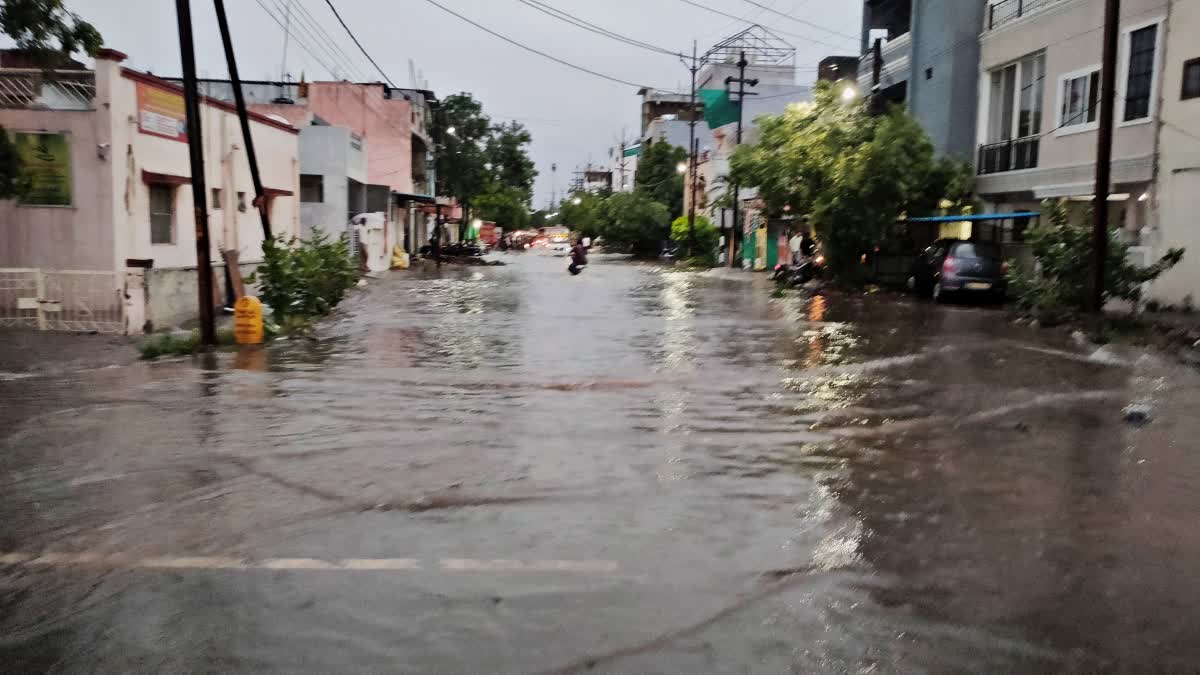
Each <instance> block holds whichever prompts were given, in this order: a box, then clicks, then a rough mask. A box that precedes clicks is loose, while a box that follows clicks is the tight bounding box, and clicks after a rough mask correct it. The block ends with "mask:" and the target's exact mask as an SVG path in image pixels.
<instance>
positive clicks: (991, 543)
mask: <svg viewBox="0 0 1200 675" xmlns="http://www.w3.org/2000/svg"><path fill="white" fill-rule="evenodd" d="M504 260H506V261H507V262H508V263H509V265H508V266H506V267H489V268H470V269H451V268H446V269H444V270H443V272H442V273H441V276H440V277H421V276H420V275H417V274H397V275H395V276H391V277H388V278H386V279H384V280H381V281H376V282H374V283H372V284H371V285H370V287H369V288H367V289H365V290H363V291H361V292H357V293H356V294H355V295H354V296H353V297H352V298H351V299H350V300H348V301H347V303H346V304H345V305H344V306H343V308H342V309H341V310H339V312H338V314H337V315H336V316H334V317H332V318H331V319H330V320H329V321H327V322H326V323H325V324H324V325H323V326H322V328H321V330H320V339H318V340H316V341H308V340H298V341H290V342H280V343H276V344H273V345H271V346H270V347H268V348H266V349H264V350H257V351H247V352H243V353H224V354H218V355H215V356H210V357H204V358H196V359H184V360H178V361H170V362H164V363H155V364H142V363H137V364H128V363H127V364H125V365H121V366H120V367H114V368H100V369H97V368H81V369H78V370H74V371H67V372H57V371H56V372H51V373H35V374H33V375H32V376H29V377H21V378H6V379H3V380H0V522H3V523H4V525H3V528H2V529H0V662H2V663H4V664H5V668H4V669H5V670H6V671H7V672H412V673H484V672H486V673H537V672H579V671H585V670H587V671H594V672H613V673H679V672H694V673H818V672H819V673H847V672H853V673H860V672H864V673H865V672H897V673H920V672H931V673H941V672H989V673H1000V672H1079V673H1084V672H1087V673H1090V672H1131V673H1142V672H1152V671H1153V672H1191V671H1194V669H1195V664H1196V663H1198V662H1200V640H1197V639H1195V638H1196V635H1197V634H1200V583H1197V579H1196V572H1195V570H1196V569H1198V565H1200V528H1196V526H1195V522H1196V519H1197V515H1198V512H1200V509H1198V507H1197V499H1196V497H1197V495H1198V494H1200V492H1198V490H1197V485H1200V457H1197V452H1196V451H1197V443H1196V439H1197V438H1198V437H1200V433H1198V432H1200V420H1198V419H1197V417H1196V415H1195V410H1196V409H1197V408H1196V405H1197V403H1200V378H1197V376H1196V374H1195V373H1193V372H1191V371H1188V370H1185V369H1182V368H1180V367H1178V366H1174V365H1170V364H1168V363H1167V362H1166V361H1165V360H1162V359H1159V358H1157V357H1154V356H1151V355H1144V354H1138V353H1131V352H1123V351H1121V350H1102V351H1101V352H1099V353H1092V351H1093V350H1091V349H1084V348H1080V347H1077V346H1075V345H1073V344H1072V343H1071V342H1070V340H1069V339H1068V338H1066V337H1064V336H1061V335H1059V334H1056V333H1052V332H1049V331H1033V330H1030V329H1027V328H1020V327H1015V326H1012V325H1010V324H1008V323H1007V322H1005V321H1004V319H1003V315H1002V314H1000V313H999V312H996V311H994V310H984V309H974V308H969V307H947V308H935V307H932V306H929V305H927V304H922V303H918V302H914V301H910V300H907V299H901V298H897V297H895V296H871V295H864V296H845V295H831V296H829V297H823V296H817V297H812V298H809V297H806V296H805V295H803V294H800V293H792V294H789V295H788V296H787V297H783V298H773V297H772V294H771V290H772V289H771V286H770V284H769V281H768V280H766V279H765V278H763V277H762V276H761V275H747V274H740V273H737V274H733V273H727V272H720V271H718V272H710V273H705V274H694V273H676V272H669V271H664V270H662V269H660V268H657V267H652V266H641V265H635V264H630V263H627V262H623V261H620V260H616V259H606V258H605V257H603V256H597V257H596V258H595V259H594V260H593V264H592V265H591V267H589V269H588V270H587V271H586V272H585V273H584V274H583V275H581V276H579V277H568V276H567V274H566V273H565V271H564V270H563V267H564V266H565V262H564V261H563V259H561V258H551V257H545V256H537V255H530V254H525V255H523V256H517V255H511V256H507V257H505V258H504ZM4 348H5V346H4V343H3V338H2V337H0V350H2V349H4ZM1142 402H1145V403H1150V404H1151V405H1152V406H1153V411H1154V420H1153V421H1152V422H1151V423H1150V424H1149V425H1147V426H1145V427H1142V428H1135V427H1132V426H1129V425H1128V424H1126V423H1125V422H1124V421H1123V419H1122V413H1121V411H1122V409H1123V408H1124V407H1125V406H1127V405H1129V404H1131V403H1142Z"/></svg>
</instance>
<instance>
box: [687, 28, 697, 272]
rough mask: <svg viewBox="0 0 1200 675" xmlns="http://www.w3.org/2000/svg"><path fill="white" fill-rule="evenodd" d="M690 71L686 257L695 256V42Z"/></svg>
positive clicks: (693, 43) (694, 42) (693, 42)
mask: <svg viewBox="0 0 1200 675" xmlns="http://www.w3.org/2000/svg"><path fill="white" fill-rule="evenodd" d="M688 70H690V71H692V90H691V102H690V103H689V104H688V155H689V157H688V180H689V182H690V183H691V186H690V187H691V189H690V192H691V199H689V200H688V257H689V258H691V257H692V256H694V255H696V165H697V158H696V154H697V153H696V73H697V72H698V71H699V70H700V60H699V58H698V56H697V53H696V41H695V40H692V64H691V66H689V67H688Z"/></svg>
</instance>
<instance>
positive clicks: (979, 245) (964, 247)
mask: <svg viewBox="0 0 1200 675" xmlns="http://www.w3.org/2000/svg"><path fill="white" fill-rule="evenodd" d="M954 257H955V258H983V259H985V260H999V259H1000V247H999V246H998V245H996V244H994V243H992V242H990V241H964V242H961V243H958V244H955V245H954Z"/></svg>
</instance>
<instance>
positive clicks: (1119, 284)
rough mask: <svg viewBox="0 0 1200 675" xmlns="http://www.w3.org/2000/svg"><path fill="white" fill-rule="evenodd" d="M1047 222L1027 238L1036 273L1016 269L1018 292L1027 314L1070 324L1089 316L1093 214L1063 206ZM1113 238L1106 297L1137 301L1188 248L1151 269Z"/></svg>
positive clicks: (1048, 211)
mask: <svg viewBox="0 0 1200 675" xmlns="http://www.w3.org/2000/svg"><path fill="white" fill-rule="evenodd" d="M1043 212H1044V214H1045V216H1044V220H1043V221H1042V222H1041V224H1039V225H1038V226H1037V227H1034V228H1033V229H1031V230H1029V232H1027V233H1026V239H1027V240H1028V242H1029V245H1030V249H1031V251H1032V252H1033V258H1034V260H1036V261H1037V266H1036V269H1034V270H1025V269H1020V268H1019V267H1018V269H1016V270H1014V274H1013V290H1014V291H1015V292H1016V294H1017V297H1018V299H1019V302H1020V304H1021V306H1022V308H1023V309H1025V310H1026V311H1028V312H1030V313H1031V314H1033V315H1035V316H1036V317H1037V318H1038V319H1040V320H1041V321H1042V322H1044V323H1058V322H1061V321H1065V320H1067V319H1070V318H1071V317H1073V316H1075V315H1076V314H1078V313H1080V312H1082V311H1084V310H1085V309H1086V307H1087V304H1088V287H1089V285H1090V282H1089V280H1090V278H1091V256H1089V255H1088V254H1087V252H1088V251H1091V250H1092V226H1091V222H1092V218H1091V209H1090V208H1089V209H1085V210H1083V213H1082V214H1075V215H1076V216H1077V217H1075V218H1073V217H1072V213H1071V212H1070V211H1069V210H1068V209H1067V206H1066V204H1064V203H1062V202H1046V203H1045V204H1044V205H1043ZM1110 235H1111V236H1109V239H1108V257H1107V260H1106V262H1105V264H1104V298H1105V300H1108V299H1110V298H1118V299H1121V300H1130V301H1137V300H1140V299H1141V296H1142V284H1144V283H1147V282H1150V281H1153V280H1155V279H1157V278H1158V277H1159V276H1160V275H1161V274H1162V273H1163V272H1166V271H1167V270H1169V269H1171V268H1172V267H1174V266H1175V265H1177V264H1179V262H1180V261H1181V260H1182V259H1183V253H1184V251H1183V249H1181V248H1173V249H1170V250H1169V251H1167V253H1166V255H1164V256H1163V257H1162V258H1160V259H1159V260H1158V261H1157V262H1156V263H1154V264H1153V265H1151V266H1149V267H1138V266H1136V265H1132V264H1130V263H1129V257H1128V256H1129V244H1127V243H1125V242H1124V241H1122V239H1121V238H1120V237H1119V236H1118V235H1117V232H1116V231H1115V230H1114V231H1112V232H1111V233H1110Z"/></svg>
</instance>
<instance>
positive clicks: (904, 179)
mask: <svg viewBox="0 0 1200 675" xmlns="http://www.w3.org/2000/svg"><path fill="white" fill-rule="evenodd" d="M758 125H759V142H758V143H757V144H755V145H745V146H741V147H739V148H738V149H737V151H736V152H735V153H734V155H733V157H732V158H731V179H732V180H733V181H735V182H737V183H738V184H740V185H742V186H744V187H756V188H758V191H759V196H760V197H761V198H762V199H763V200H764V202H765V203H766V206H767V210H768V213H769V214H770V215H771V216H777V215H780V214H782V213H783V210H784V207H785V206H791V207H792V213H794V214H795V215H798V216H804V217H807V218H808V219H809V221H810V222H811V223H812V224H813V226H814V228H815V230H816V233H817V236H818V237H819V238H820V239H821V241H822V244H823V246H824V250H825V253H826V255H827V256H828V257H829V262H830V266H831V269H832V271H833V272H834V274H836V275H837V276H838V277H839V278H842V279H849V280H854V279H857V278H858V277H859V275H860V272H861V268H860V266H859V264H858V260H859V257H860V256H861V255H862V254H863V253H864V252H866V251H868V250H870V249H871V248H873V247H874V245H875V244H876V243H877V242H879V241H880V240H881V239H882V238H883V237H884V235H885V233H886V232H887V231H888V230H889V228H890V227H891V225H892V224H894V223H895V222H896V220H897V219H898V218H899V217H901V216H902V215H904V214H905V213H912V214H914V215H915V214H920V215H925V214H927V213H929V212H930V211H932V210H933V209H934V208H935V207H936V205H937V203H938V202H939V201H940V200H941V199H942V198H949V199H951V201H961V200H963V199H965V197H964V196H963V195H962V194H952V193H959V192H961V191H962V189H963V180H962V177H963V174H962V168H961V165H958V164H954V163H952V162H949V161H939V160H935V158H934V152H933V145H932V143H930V141H929V138H928V136H926V134H925V132H924V131H923V130H922V129H921V127H920V125H918V124H917V122H916V121H915V120H914V119H913V118H912V116H911V115H910V114H909V113H908V112H907V111H905V110H904V109H902V108H899V107H896V108H894V109H892V110H891V111H890V112H889V113H888V114H887V115H884V116H880V117H872V116H871V115H870V114H868V109H867V103H866V102H865V101H861V100H860V101H856V102H853V103H846V102H845V101H843V100H842V98H841V97H840V96H838V92H837V90H836V88H835V87H833V86H831V85H830V84H828V83H822V84H820V85H818V87H817V90H816V96H815V100H814V102H813V103H812V104H808V105H802V106H793V107H792V108H790V109H789V110H788V111H787V112H785V113H783V114H781V115H767V116H763V117H760V118H759V119H758Z"/></svg>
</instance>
